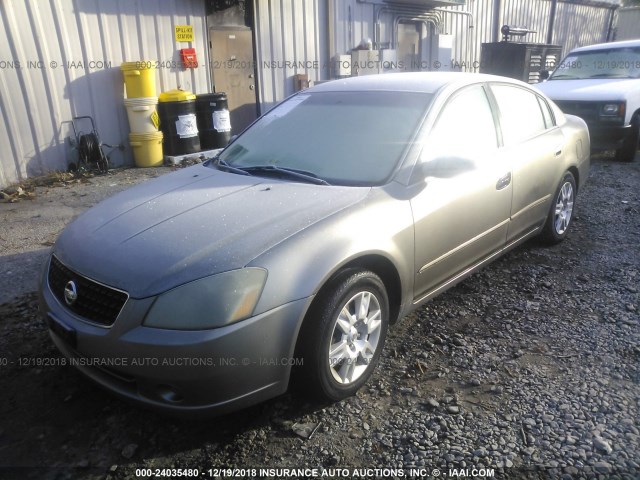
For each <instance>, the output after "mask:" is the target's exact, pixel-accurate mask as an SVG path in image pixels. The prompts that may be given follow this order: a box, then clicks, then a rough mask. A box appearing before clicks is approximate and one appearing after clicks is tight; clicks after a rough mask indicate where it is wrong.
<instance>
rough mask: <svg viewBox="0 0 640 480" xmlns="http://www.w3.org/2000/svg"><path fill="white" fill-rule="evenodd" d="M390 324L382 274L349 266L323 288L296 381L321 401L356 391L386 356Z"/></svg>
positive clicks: (303, 339)
mask: <svg viewBox="0 0 640 480" xmlns="http://www.w3.org/2000/svg"><path fill="white" fill-rule="evenodd" d="M388 324H389V300H388V297H387V292H386V290H385V287H384V284H383V283H382V280H380V277H378V276H377V275H376V274H375V273H373V272H370V271H367V270H346V271H344V272H342V273H341V274H339V275H338V276H337V277H336V278H335V279H334V280H333V281H332V282H331V284H330V285H329V286H328V287H327V288H326V289H325V291H323V292H321V293H320V295H319V297H318V298H317V299H316V302H315V304H314V305H313V311H312V312H310V314H309V317H308V318H307V319H306V320H305V323H304V325H303V327H302V331H301V332H300V341H299V343H298V347H297V356H298V357H301V358H303V365H302V367H301V368H300V370H299V372H298V375H297V376H296V379H295V381H296V382H297V383H298V386H301V387H303V388H304V392H305V393H306V394H310V395H312V396H313V398H315V399H324V400H330V401H337V400H341V399H343V398H346V397H349V396H351V395H354V394H355V393H356V392H357V391H358V390H359V389H360V387H362V385H364V383H365V382H366V381H367V379H368V378H369V377H370V376H371V374H372V372H373V370H374V368H375V365H376V364H377V362H378V359H379V358H380V353H381V352H382V347H383V345H384V340H385V338H386V335H387V328H388Z"/></svg>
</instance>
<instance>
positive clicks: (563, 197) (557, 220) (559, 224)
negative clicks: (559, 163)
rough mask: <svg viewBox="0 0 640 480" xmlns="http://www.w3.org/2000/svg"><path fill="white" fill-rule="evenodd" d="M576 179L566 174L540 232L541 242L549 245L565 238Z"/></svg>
mask: <svg viewBox="0 0 640 480" xmlns="http://www.w3.org/2000/svg"><path fill="white" fill-rule="evenodd" d="M576 192H577V190H576V179H575V178H574V176H573V174H572V173H571V172H566V173H565V174H564V177H562V181H561V182H560V184H559V185H558V188H557V189H556V193H555V195H554V196H553V203H552V204H551V208H550V209H549V215H548V217H547V220H546V222H545V224H544V228H543V230H542V235H541V237H542V240H543V241H544V242H545V243H547V244H550V245H554V244H556V243H560V242H561V241H562V240H564V238H565V237H566V236H567V232H568V231H569V227H570V226H571V221H572V220H573V210H574V205H575V200H576Z"/></svg>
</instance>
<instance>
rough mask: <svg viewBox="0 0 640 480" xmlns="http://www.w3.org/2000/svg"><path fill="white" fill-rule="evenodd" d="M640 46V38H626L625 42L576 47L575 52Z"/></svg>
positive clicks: (572, 51)
mask: <svg viewBox="0 0 640 480" xmlns="http://www.w3.org/2000/svg"><path fill="white" fill-rule="evenodd" d="M626 47H640V39H638V40H625V41H623V42H609V43H597V44H595V45H587V46H586V47H580V48H574V49H573V50H571V53H574V52H588V51H590V50H611V49H613V48H626Z"/></svg>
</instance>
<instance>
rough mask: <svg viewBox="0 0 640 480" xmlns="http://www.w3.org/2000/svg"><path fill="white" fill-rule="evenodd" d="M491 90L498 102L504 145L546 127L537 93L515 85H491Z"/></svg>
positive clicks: (527, 136) (518, 141)
mask: <svg viewBox="0 0 640 480" xmlns="http://www.w3.org/2000/svg"><path fill="white" fill-rule="evenodd" d="M491 91H492V92H493V95H494V97H495V99H496V101H497V102H498V109H499V110H500V127H501V129H502V139H503V142H504V144H505V145H506V146H509V145H515V144H518V143H521V142H523V141H525V140H528V139H529V138H531V137H534V136H536V135H539V134H540V133H542V132H544V131H545V130H546V129H547V124H546V121H545V117H544V115H543V113H542V109H541V107H540V103H539V101H538V95H536V94H535V93H533V92H530V91H529V90H526V89H524V88H521V87H518V86H515V85H492V86H491Z"/></svg>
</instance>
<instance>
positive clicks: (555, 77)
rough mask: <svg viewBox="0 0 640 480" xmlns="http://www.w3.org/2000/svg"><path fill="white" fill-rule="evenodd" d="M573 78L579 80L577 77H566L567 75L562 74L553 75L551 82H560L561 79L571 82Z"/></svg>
mask: <svg viewBox="0 0 640 480" xmlns="http://www.w3.org/2000/svg"><path fill="white" fill-rule="evenodd" d="M572 78H574V79H575V78H578V77H576V76H575V75H566V74H562V75H553V76H552V77H551V78H550V79H549V80H559V79H565V80H570V79H572Z"/></svg>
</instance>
